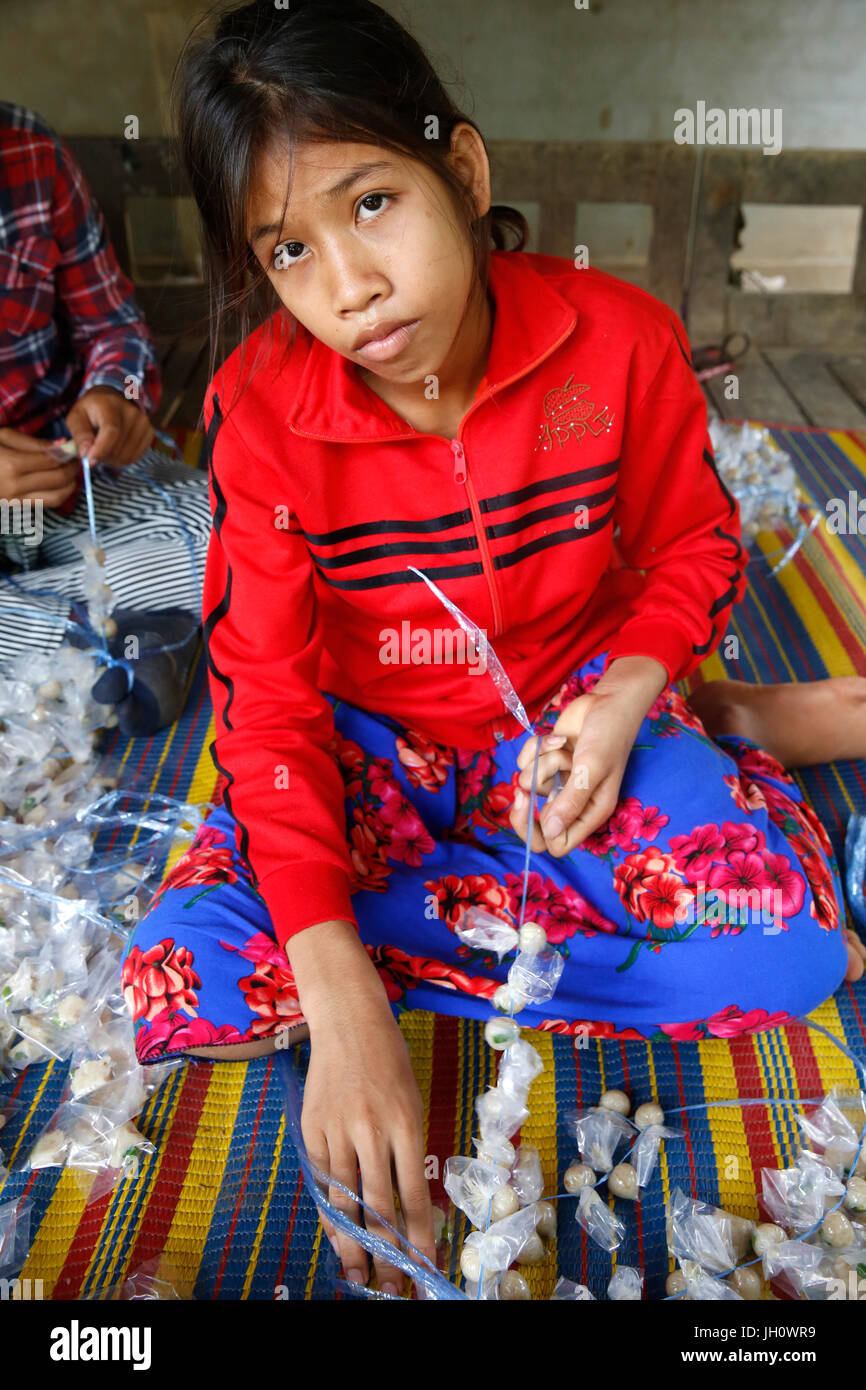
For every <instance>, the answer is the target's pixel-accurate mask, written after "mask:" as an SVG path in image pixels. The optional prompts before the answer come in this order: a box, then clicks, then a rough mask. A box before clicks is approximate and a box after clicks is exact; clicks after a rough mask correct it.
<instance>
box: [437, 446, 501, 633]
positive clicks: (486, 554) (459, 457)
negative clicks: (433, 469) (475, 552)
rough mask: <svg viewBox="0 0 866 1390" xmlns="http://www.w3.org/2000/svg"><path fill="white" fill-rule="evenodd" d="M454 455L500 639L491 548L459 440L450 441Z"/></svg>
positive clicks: (494, 628) (456, 475)
mask: <svg viewBox="0 0 866 1390" xmlns="http://www.w3.org/2000/svg"><path fill="white" fill-rule="evenodd" d="M450 443H451V448H452V450H453V453H454V481H455V483H462V484H463V486H464V487H465V488H466V493H467V496H468V497H469V506H470V508H471V510H472V520H473V522H474V523H475V532H476V535H477V536H478V544H479V547H480V549H481V567H482V569H483V570H484V575H485V578H486V579H487V587H488V589H489V590H490V601H491V603H492V605H493V636H494V637H498V636H499V634H500V633H501V632H503V631H504V630H505V624H504V623H503V620H502V605H501V603H500V601H499V591H498V589H497V587H496V579H495V577H494V573H493V558H492V556H491V554H490V547H489V545H488V544H487V532H486V530H485V528H484V523H483V521H482V519H481V508H480V507H479V505H478V498H477V497H476V495H475V489H474V487H473V486H472V480H471V478H470V477H469V470H468V466H467V463H466V452H465V450H464V448H463V445H462V443H461V442H460V440H459V439H452V440H451V441H450Z"/></svg>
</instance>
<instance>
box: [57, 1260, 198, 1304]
mask: <svg viewBox="0 0 866 1390" xmlns="http://www.w3.org/2000/svg"><path fill="white" fill-rule="evenodd" d="M80 1297H81V1298H82V1299H87V1300H89V1301H91V1302H101V1303H139V1302H148V1303H150V1302H170V1303H174V1302H177V1301H178V1300H180V1301H183V1302H185V1303H190V1302H195V1295H194V1293H193V1291H192V1285H191V1284H190V1283H189V1282H188V1280H186V1279H184V1278H183V1277H182V1276H181V1275H180V1274H179V1273H178V1272H177V1270H176V1269H174V1267H173V1266H172V1265H170V1264H167V1263H166V1261H165V1260H162V1259H156V1260H148V1261H146V1263H145V1264H143V1265H140V1266H139V1267H138V1269H136V1270H134V1271H133V1272H132V1273H131V1274H129V1275H127V1277H126V1279H123V1280H121V1281H120V1283H117V1284H109V1285H108V1286H107V1287H105V1288H102V1289H98V1290H97V1291H96V1292H95V1293H91V1294H82V1295H81V1296H80Z"/></svg>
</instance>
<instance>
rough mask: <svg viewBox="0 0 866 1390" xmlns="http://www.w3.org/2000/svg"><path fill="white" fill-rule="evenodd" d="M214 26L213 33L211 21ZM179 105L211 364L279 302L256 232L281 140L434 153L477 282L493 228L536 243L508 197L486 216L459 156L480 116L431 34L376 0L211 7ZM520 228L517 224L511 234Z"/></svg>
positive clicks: (483, 283) (481, 285)
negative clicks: (463, 107) (268, 156)
mask: <svg viewBox="0 0 866 1390" xmlns="http://www.w3.org/2000/svg"><path fill="white" fill-rule="evenodd" d="M202 26H207V28H208V30H209V32H207V33H206V34H202V33H200V32H199V31H200V29H201V27H202ZM172 108H173V117H174V122H175V128H176V131H177V135H178V143H179V150H180V158H181V161H182V164H183V167H184V170H185V173H186V176H187V179H188V182H189V185H190V188H191V191H192V195H193V197H194V199H195V202H196V206H197V207H198V212H199V216H200V219H201V235H202V246H203V259H204V268H205V278H206V281H207V284H208V291H209V298H210V334H211V337H210V354H211V355H210V375H211V376H213V373H214V370H215V368H216V365H217V357H218V356H221V355H222V351H223V348H224V333H225V331H226V327H227V320H228V319H232V320H233V329H234V333H235V336H236V337H240V338H245V337H246V335H247V333H248V332H249V331H250V329H251V328H252V327H254V326H255V325H256V324H257V323H259V322H261V321H262V320H263V319H264V318H266V317H268V316H269V315H272V314H273V311H274V309H276V308H277V307H278V305H279V299H278V296H277V295H276V292H275V290H274V288H273V286H272V285H271V283H270V281H269V280H268V277H267V274H266V272H265V270H264V269H263V267H262V265H261V264H260V262H259V261H258V259H257V257H256V256H255V255H254V254H253V252H252V250H251V249H250V246H249V244H248V241H247V231H246V218H247V204H248V199H249V194H250V185H251V179H252V177H253V171H254V166H255V162H256V160H257V159H258V157H259V156H260V154H261V153H262V151H263V150H265V149H266V148H267V147H268V146H269V145H270V144H271V142H272V141H274V140H281V141H283V142H284V143H285V145H286V146H287V148H288V151H289V160H290V166H291V162H292V158H293V151H294V150H295V149H296V148H297V147H298V145H299V144H300V143H301V142H307V141H309V142H324V141H335V140H336V141H341V142H355V143H360V144H372V145H380V146H382V147H383V148H385V149H389V150H392V151H394V152H396V153H398V154H401V155H404V156H406V155H408V156H409V157H410V158H413V159H416V160H419V161H420V162H422V163H423V164H426V165H427V167H428V168H429V169H430V170H432V171H433V173H434V174H437V175H438V176H439V178H440V179H441V180H442V181H443V183H444V184H445V186H446V191H447V192H448V193H449V195H450V197H451V200H452V202H453V205H454V208H455V210H456V212H457V213H458V215H459V216H460V217H462V219H463V223H464V225H465V227H466V229H467V231H468V233H469V236H470V238H471V244H472V249H473V259H474V269H475V283H474V285H473V290H476V291H477V290H479V289H480V290H481V291H482V293H483V292H484V291H485V290H486V288H487V277H488V270H489V261H490V250H491V241H492V244H493V246H494V247H496V248H497V249H499V250H516V251H521V250H523V248H524V246H525V245H526V242H527V238H528V232H529V229H528V226H527V223H526V219H525V218H524V216H523V214H522V213H520V212H518V211H517V210H516V209H515V208H510V207H506V206H502V205H499V204H497V205H494V206H492V207H491V208H490V209H489V210H488V212H487V213H486V214H485V215H484V216H483V217H478V216H477V213H476V210H475V208H474V206H473V203H472V199H471V195H470V194H469V191H468V189H467V188H466V187H465V185H464V184H463V182H462V180H461V179H460V177H459V176H458V174H457V173H456V171H455V170H454V169H453V168H452V166H451V165H450V164H449V163H448V162H447V161H446V156H447V155H448V153H449V150H450V141H451V132H452V130H453V129H454V127H455V125H457V123H458V122H459V121H468V123H469V124H470V125H472V126H473V128H474V129H475V130H478V127H477V125H475V122H474V121H470V120H469V118H468V117H467V116H465V115H464V114H463V112H462V111H460V110H459V108H458V107H457V106H456V105H455V103H454V101H453V100H452V99H451V97H450V96H449V95H448V93H447V92H446V90H445V88H444V86H443V85H442V82H441V81H440V79H439V78H438V76H437V75H436V73H435V71H434V69H433V67H432V65H431V63H430V60H429V59H428V58H427V56H426V54H425V53H424V51H423V49H422V48H421V47H420V45H419V44H418V43H417V41H416V40H415V39H414V38H413V37H412V36H411V34H409V33H408V32H407V30H406V29H404V28H403V27H402V25H400V24H399V23H398V22H397V20H396V19H394V18H392V16H391V15H389V14H388V13H387V12H386V11H385V10H383V9H381V8H380V7H379V6H378V5H374V4H373V3H372V0H288V6H287V8H278V6H277V4H276V3H275V0H252V2H251V3H246V4H243V5H239V6H238V5H235V6H233V7H232V8H229V9H224V8H218V9H217V10H215V11H211V12H210V14H209V15H206V16H205V17H204V19H203V20H202V21H201V22H200V24H199V25H197V26H196V28H195V29H194V30H193V32H192V34H191V35H190V36H189V38H188V39H187V41H186V43H185V45H184V48H183V49H182V51H181V54H180V56H179V59H178V62H177V65H176V67H175V71H174V76H173V83H172ZM478 133H479V135H480V133H481V132H480V131H479V132H478ZM482 138H483V137H482ZM288 199H289V191H288V190H287V191H286V204H287V203H288ZM508 232H511V233H513V234H514V235H515V236H516V244H515V245H514V246H511V247H508V246H507V245H506V233H508ZM288 320H291V324H288ZM283 324H284V326H288V328H289V341H291V339H293V337H294V329H295V327H296V323H295V321H294V320H293V319H292V318H291V315H287V316H286V318H285V319H284V320H283Z"/></svg>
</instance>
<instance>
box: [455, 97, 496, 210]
mask: <svg viewBox="0 0 866 1390" xmlns="http://www.w3.org/2000/svg"><path fill="white" fill-rule="evenodd" d="M448 162H449V163H450V164H451V166H452V167H453V169H454V170H455V172H456V173H457V175H458V176H459V178H460V180H461V182H462V183H463V185H464V187H465V188H466V191H467V193H468V194H470V195H471V197H472V201H473V203H474V205H475V216H476V217H478V218H481V217H484V216H485V214H486V213H487V212H488V211H489V210H490V202H491V195H490V161H489V160H488V158H487V151H486V149H485V148H484V141H483V140H482V138H481V136H480V134H479V133H478V131H477V130H476V129H475V127H474V126H473V125H470V124H469V122H468V121H458V122H457V124H456V125H455V127H454V129H453V130H452V132H451V150H450V152H449V154H448Z"/></svg>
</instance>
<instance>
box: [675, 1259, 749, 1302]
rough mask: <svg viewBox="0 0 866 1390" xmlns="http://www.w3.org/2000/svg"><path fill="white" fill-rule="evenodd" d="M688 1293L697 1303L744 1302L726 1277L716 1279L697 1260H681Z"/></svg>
mask: <svg viewBox="0 0 866 1390" xmlns="http://www.w3.org/2000/svg"><path fill="white" fill-rule="evenodd" d="M680 1269H681V1270H682V1272H683V1278H684V1279H685V1281H686V1294H687V1295H688V1297H689V1298H691V1299H692V1300H693V1301H694V1302H695V1303H722V1302H725V1303H742V1302H743V1301H744V1300H743V1297H742V1295H741V1294H738V1293H737V1291H736V1289H732V1288H731V1286H730V1284H726V1283H725V1281H724V1279H714V1278H713V1276H712V1275H711V1274H708V1273H707V1272H706V1270H705V1269H704V1268H702V1266H701V1265H700V1264H698V1262H697V1261H696V1260H680Z"/></svg>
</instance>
